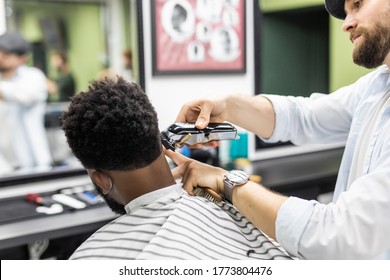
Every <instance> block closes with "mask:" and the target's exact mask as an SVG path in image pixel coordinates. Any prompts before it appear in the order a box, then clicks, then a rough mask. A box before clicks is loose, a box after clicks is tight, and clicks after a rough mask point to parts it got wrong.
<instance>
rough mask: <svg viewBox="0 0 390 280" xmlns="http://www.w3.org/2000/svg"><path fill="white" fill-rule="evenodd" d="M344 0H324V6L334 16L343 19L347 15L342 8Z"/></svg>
mask: <svg viewBox="0 0 390 280" xmlns="http://www.w3.org/2000/svg"><path fill="white" fill-rule="evenodd" d="M344 2H345V0H325V8H326V10H327V11H328V12H329V14H331V15H332V16H334V17H335V18H338V19H345V17H346V16H347V15H346V14H345V10H344Z"/></svg>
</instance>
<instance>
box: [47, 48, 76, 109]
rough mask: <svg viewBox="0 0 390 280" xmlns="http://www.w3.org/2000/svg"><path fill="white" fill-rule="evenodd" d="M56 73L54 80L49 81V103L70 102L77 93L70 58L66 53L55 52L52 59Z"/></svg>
mask: <svg viewBox="0 0 390 280" xmlns="http://www.w3.org/2000/svg"><path fill="white" fill-rule="evenodd" d="M50 63H51V65H52V67H53V68H54V70H55V71H56V73H55V75H56V76H55V78H54V79H48V80H47V89H48V91H49V94H50V95H49V101H60V102H69V101H70V97H72V96H73V95H74V94H75V92H76V81H75V79H74V77H73V75H72V72H71V71H70V65H69V62H68V57H67V55H66V54H65V53H62V52H55V53H53V54H52V56H51V58H50Z"/></svg>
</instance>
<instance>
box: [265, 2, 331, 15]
mask: <svg viewBox="0 0 390 280" xmlns="http://www.w3.org/2000/svg"><path fill="white" fill-rule="evenodd" d="M259 5H260V7H261V9H262V10H263V11H265V12H268V11H279V10H288V9H296V8H303V7H310V6H316V5H324V0H259Z"/></svg>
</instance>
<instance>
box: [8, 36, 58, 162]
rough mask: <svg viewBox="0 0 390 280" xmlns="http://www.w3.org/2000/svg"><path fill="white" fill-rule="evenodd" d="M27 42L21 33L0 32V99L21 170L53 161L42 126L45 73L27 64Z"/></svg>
mask: <svg viewBox="0 0 390 280" xmlns="http://www.w3.org/2000/svg"><path fill="white" fill-rule="evenodd" d="M30 49H31V46H30V43H29V42H28V41H27V40H26V39H25V38H24V37H23V36H21V35H20V34H18V33H15V32H5V33H3V34H1V35H0V102H2V103H3V105H4V106H2V107H3V109H4V108H5V109H6V110H7V118H6V119H4V120H1V121H2V122H5V121H7V122H8V123H7V124H6V125H7V128H3V129H2V130H3V131H1V132H0V133H1V135H2V136H0V137H4V135H6V136H9V137H10V139H11V145H12V149H10V150H12V151H13V152H14V155H15V158H16V163H15V167H17V168H19V169H21V170H23V169H30V168H32V167H39V168H48V167H50V165H51V163H52V158H51V154H50V150H49V144H48V140H47V136H46V131H45V127H44V115H45V108H46V99H47V88H46V77H45V75H44V74H43V73H42V71H41V70H39V69H38V68H34V67H30V66H27V65H26V64H27V61H28V54H29V51H30Z"/></svg>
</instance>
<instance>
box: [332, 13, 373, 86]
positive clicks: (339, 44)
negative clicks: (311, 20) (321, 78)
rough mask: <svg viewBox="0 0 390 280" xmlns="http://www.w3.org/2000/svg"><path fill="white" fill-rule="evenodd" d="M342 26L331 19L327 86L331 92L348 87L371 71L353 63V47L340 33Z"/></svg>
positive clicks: (339, 21)
mask: <svg viewBox="0 0 390 280" xmlns="http://www.w3.org/2000/svg"><path fill="white" fill-rule="evenodd" d="M342 24H343V21H342V20H339V19H336V18H333V17H331V19H330V34H329V36H330V45H329V52H330V60H329V71H330V72H329V86H330V90H331V91H334V90H336V89H338V88H340V87H342V86H346V85H349V84H351V83H353V82H355V81H356V80H357V79H358V78H359V77H361V76H363V75H365V74H367V73H368V72H370V71H372V70H369V69H366V68H364V67H361V66H358V65H356V64H354V63H353V61H352V47H353V46H352V43H351V41H350V40H349V35H348V34H347V33H346V32H344V31H342V29H341V27H342Z"/></svg>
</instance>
